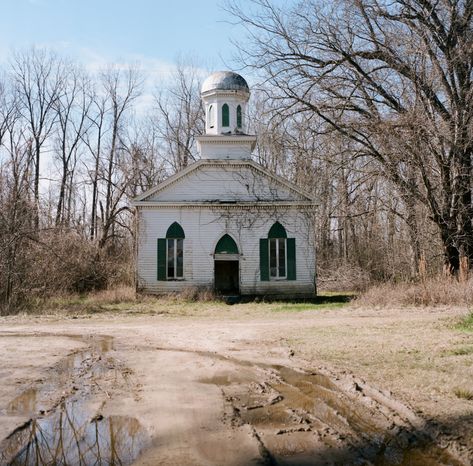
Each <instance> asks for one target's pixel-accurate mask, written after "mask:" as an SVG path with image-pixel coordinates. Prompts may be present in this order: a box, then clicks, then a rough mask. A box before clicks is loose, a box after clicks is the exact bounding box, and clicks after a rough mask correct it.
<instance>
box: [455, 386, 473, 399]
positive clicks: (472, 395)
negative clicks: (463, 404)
mask: <svg viewBox="0 0 473 466" xmlns="http://www.w3.org/2000/svg"><path fill="white" fill-rule="evenodd" d="M453 393H455V396H456V397H457V398H461V399H463V400H468V401H472V400H473V392H472V391H471V390H466V389H464V388H457V389H455V390H454V391H453Z"/></svg>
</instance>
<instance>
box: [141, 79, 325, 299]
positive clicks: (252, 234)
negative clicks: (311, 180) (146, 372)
mask: <svg viewBox="0 0 473 466" xmlns="http://www.w3.org/2000/svg"><path fill="white" fill-rule="evenodd" d="M249 97H250V91H249V87H248V84H247V83H246V81H245V80H244V79H243V78H242V77H241V76H240V75H238V74H236V73H232V72H228V71H225V72H217V73H214V74H212V75H211V76H209V77H208V78H207V79H206V80H205V81H204V83H203V85H202V99H203V103H204V108H205V116H206V120H205V121H206V125H205V134H204V135H202V136H199V138H198V147H199V151H200V156H201V159H200V160H199V161H197V162H195V163H193V164H191V165H189V166H188V167H186V168H185V169H184V170H182V171H180V172H178V173H177V174H175V175H173V176H171V177H170V178H168V179H167V180H165V181H164V182H162V183H160V184H159V185H158V186H156V187H154V188H152V189H150V190H149V191H147V192H145V193H143V194H142V195H140V196H138V197H136V198H135V199H134V200H133V205H134V206H135V208H136V217H137V234H136V242H137V244H136V246H137V248H136V249H137V256H136V264H137V271H136V273H137V288H138V290H139V291H143V292H147V293H156V294H163V293H169V292H179V291H182V290H184V289H185V288H187V287H207V288H212V289H214V290H215V292H216V293H218V294H222V295H226V296H237V295H253V296H256V295H264V296H273V297H311V296H314V294H315V290H316V269H315V260H316V258H315V238H314V234H315V233H314V221H313V220H314V219H313V206H314V200H313V199H312V198H311V197H310V196H309V195H308V194H306V193H304V192H303V191H302V190H300V189H299V188H298V187H297V186H295V185H293V184H291V183H290V182H288V181H287V180H285V179H283V178H281V177H279V176H277V175H275V174H273V173H271V172H269V171H268V170H266V169H265V168H264V167H263V166H261V165H259V164H257V163H256V162H254V161H253V160H252V159H251V153H252V151H253V149H254V146H255V143H256V136H253V135H249V134H247V132H246V128H247V121H246V115H247V105H248V100H249Z"/></svg>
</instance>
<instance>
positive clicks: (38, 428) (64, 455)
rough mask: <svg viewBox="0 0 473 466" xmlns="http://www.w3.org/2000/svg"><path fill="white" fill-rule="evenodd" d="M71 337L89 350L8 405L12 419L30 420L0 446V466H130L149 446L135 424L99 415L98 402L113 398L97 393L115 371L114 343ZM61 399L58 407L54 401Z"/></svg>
mask: <svg viewBox="0 0 473 466" xmlns="http://www.w3.org/2000/svg"><path fill="white" fill-rule="evenodd" d="M71 337H72V338H76V339H77V338H80V339H81V340H83V341H85V342H86V343H87V344H88V347H87V349H85V350H83V351H77V352H74V353H73V354H71V355H69V356H68V357H66V358H64V359H63V360H61V361H60V362H59V363H58V364H57V366H55V367H54V368H53V369H52V374H51V377H50V378H49V379H48V380H46V381H44V383H43V384H41V385H39V386H37V387H30V388H28V389H26V390H25V391H23V392H22V393H20V394H19V395H18V396H17V397H16V398H14V399H13V400H12V401H11V402H10V403H9V404H8V407H7V412H8V414H10V415H19V416H28V417H29V420H28V421H27V422H26V423H24V424H23V425H21V426H18V427H17V428H16V429H15V430H14V431H13V432H11V433H10V435H9V436H8V437H7V438H6V439H4V440H3V441H2V442H1V443H0V464H1V465H22V466H29V465H35V466H43V465H79V464H81V465H93V464H97V465H127V464H131V463H132V462H133V461H134V460H135V459H136V458H137V457H138V455H139V454H140V452H141V451H142V450H143V449H144V448H145V447H146V445H147V444H148V442H149V436H148V434H147V432H146V431H145V430H144V429H143V427H142V426H141V424H140V423H139V421H138V420H137V419H135V418H133V417H128V416H113V415H112V416H108V417H104V416H102V415H101V414H99V413H97V410H96V406H97V401H98V400H99V399H100V397H102V398H103V395H104V393H105V394H106V395H107V396H109V395H108V393H107V392H106V390H105V389H103V388H102V389H99V388H97V387H100V385H99V383H100V384H102V383H103V382H102V380H105V379H106V378H107V376H109V375H110V373H113V372H116V370H117V369H116V367H114V363H113V358H110V357H109V356H108V355H107V353H108V352H109V351H111V350H112V349H113V341H112V339H111V338H109V337H103V338H92V339H90V338H82V337H76V336H71ZM115 378H116V375H115ZM97 380H98V381H99V382H97ZM58 393H59V394H61V393H62V396H61V397H60V399H59V402H58V403H55V402H54V399H53V398H51V396H54V394H56V396H57V394H58ZM91 402H94V403H91ZM51 405H52V406H51ZM102 405H103V402H102ZM94 406H95V408H94Z"/></svg>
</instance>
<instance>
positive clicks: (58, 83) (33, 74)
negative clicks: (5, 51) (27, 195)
mask: <svg viewBox="0 0 473 466" xmlns="http://www.w3.org/2000/svg"><path fill="white" fill-rule="evenodd" d="M11 73H12V78H13V81H14V83H15V90H16V100H17V105H18V110H19V112H20V114H21V116H22V117H23V118H24V120H25V121H26V123H27V125H28V130H29V132H30V134H31V140H32V143H33V144H32V149H33V153H32V156H33V161H34V166H35V172H34V183H33V193H34V200H35V203H36V212H37V213H36V216H35V226H36V229H38V228H39V205H40V199H39V180H40V162H41V152H42V148H43V146H44V144H45V142H46V140H47V139H48V137H49V136H50V134H51V132H52V131H53V127H54V124H55V123H56V118H57V112H55V106H56V104H57V102H58V100H59V98H60V97H61V95H62V93H63V90H64V64H63V61H62V60H61V59H60V58H59V57H58V56H57V55H56V54H54V53H53V52H50V51H47V50H43V49H35V48H33V49H30V50H28V51H27V52H18V53H16V54H15V55H14V57H13V61H12V68H11Z"/></svg>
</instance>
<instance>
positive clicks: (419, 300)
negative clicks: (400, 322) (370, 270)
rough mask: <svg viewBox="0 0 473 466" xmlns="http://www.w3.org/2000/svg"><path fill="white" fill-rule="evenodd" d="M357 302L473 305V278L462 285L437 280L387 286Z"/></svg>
mask: <svg viewBox="0 0 473 466" xmlns="http://www.w3.org/2000/svg"><path fill="white" fill-rule="evenodd" d="M353 303H354V304H355V305H359V306H380V307H388V306H390V307H392V306H441V305H446V306H472V305H473V278H471V279H470V280H468V281H465V282H459V281H457V280H456V279H454V278H448V277H436V278H431V279H426V280H425V281H422V282H418V283H398V284H393V283H385V284H382V285H376V286H373V287H371V288H370V289H368V290H367V291H365V292H364V293H363V294H361V295H360V296H359V297H358V298H356V299H355V300H354V301H353Z"/></svg>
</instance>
